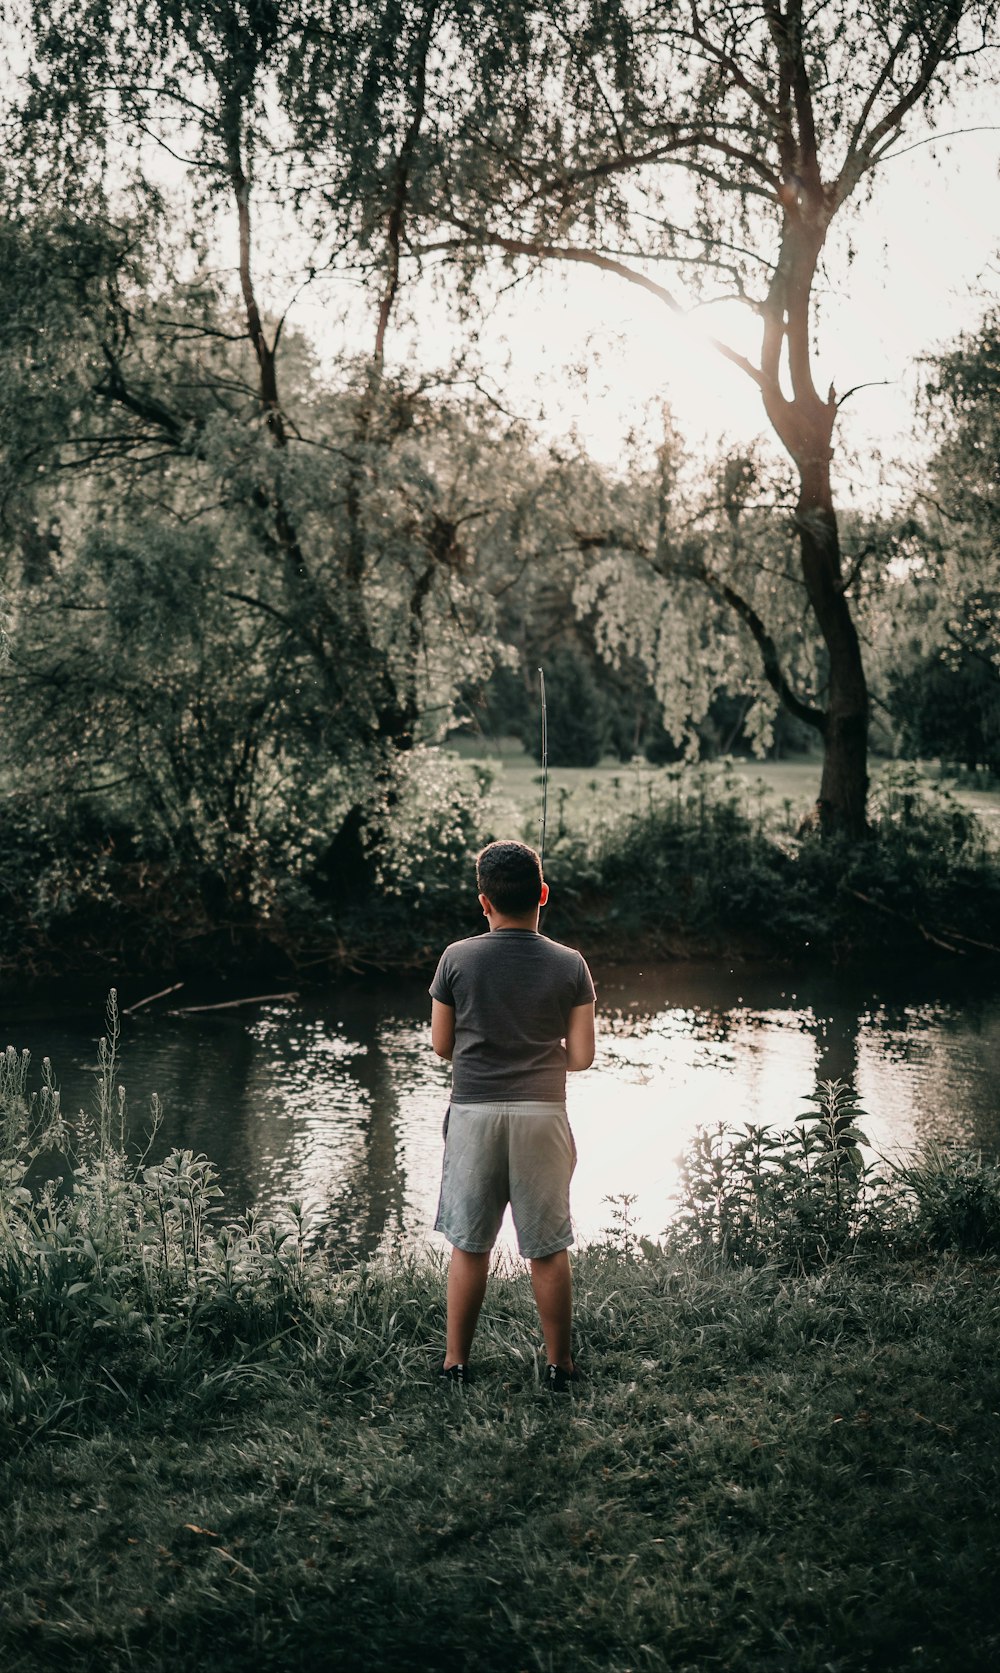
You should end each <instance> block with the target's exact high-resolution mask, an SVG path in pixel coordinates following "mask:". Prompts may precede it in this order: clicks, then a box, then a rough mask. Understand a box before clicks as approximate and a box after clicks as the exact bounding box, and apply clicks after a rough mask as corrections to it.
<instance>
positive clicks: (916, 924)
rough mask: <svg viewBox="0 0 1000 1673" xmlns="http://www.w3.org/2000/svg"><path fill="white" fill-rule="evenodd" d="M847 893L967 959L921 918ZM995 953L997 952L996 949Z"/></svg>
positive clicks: (857, 893)
mask: <svg viewBox="0 0 1000 1673" xmlns="http://www.w3.org/2000/svg"><path fill="white" fill-rule="evenodd" d="M847 892H848V894H849V895H853V896H854V898H855V899H856V900H860V901H862V902H863V904H864V905H865V906H870V907H871V908H872V909H873V911H875V912H884V913H885V914H886V916H887V917H889V918H898V919H899V922H900V923H901V924H909V925H910V926H911V928H913V929H916V930H919V931H920V934H921V935H922V936H923V938H924V940H925V941H930V942H931V944H932V945H933V946H935V947H940V948H941V950H942V952H945V953H956V954H957V955H958V956H959V957H960V958H964V957H965V949H964V948H963V947H955V946H953V944H952V943H951V942H950V941H942V940H941V937H940V936H939V935H935V934H934V932H933V930H929V929H928V928H927V927H926V925H925V924H922V923H921V922H920V919H919V918H908V917H907V915H906V913H905V912H897V911H896V908H895V907H894V906H886V905H885V903H884V902H883V901H881V900H872V897H871V895H863V894H862V893H861V890H860V889H852V888H850V886H847ZM951 933H952V932H951V931H950V930H949V931H948V934H949V935H950V934H951ZM958 939H959V940H960V941H967V940H968V939H969V938H968V936H966V935H962V936H959V937H958ZM972 945H973V946H985V942H973V943H972ZM994 951H996V949H994Z"/></svg>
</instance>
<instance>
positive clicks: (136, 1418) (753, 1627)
mask: <svg viewBox="0 0 1000 1673" xmlns="http://www.w3.org/2000/svg"><path fill="white" fill-rule="evenodd" d="M576 1285H577V1298H578V1329H579V1343H580V1353H581V1358H582V1359H583V1360H584V1361H585V1363H586V1365H587V1368H588V1370H589V1380H588V1382H587V1384H586V1387H585V1389H584V1391H583V1392H582V1394H580V1395H578V1396H577V1397H575V1398H574V1399H572V1400H571V1401H570V1400H564V1401H562V1402H559V1401H554V1400H553V1399H552V1398H551V1397H548V1396H545V1395H543V1394H540V1393H539V1392H538V1389H537V1386H536V1381H535V1364H536V1359H535V1338H536V1331H535V1325H534V1320H533V1315H532V1308H531V1303H530V1296H529V1293H528V1287H527V1282H526V1280H525V1278H524V1277H522V1276H516V1277H514V1276H509V1277H501V1278H499V1279H496V1280H495V1281H494V1284H493V1287H492V1291H491V1294H490V1297H489V1299H488V1306H487V1315H486V1317H485V1319H484V1325H483V1337H482V1343H481V1351H480V1357H479V1370H480V1379H479V1382H478V1384H477V1386H476V1387H474V1388H473V1389H472V1390H471V1391H470V1392H469V1393H468V1394H467V1395H466V1396H465V1397H464V1398H463V1397H461V1396H454V1395H448V1394H442V1393H441V1392H440V1391H439V1390H438V1389H437V1387H436V1386H435V1385H434V1377H433V1369H432V1355H433V1350H434V1348H435V1346H436V1344H437V1343H438V1342H439V1340H440V1335H441V1329H442V1324H443V1282H442V1277H441V1274H440V1272H439V1271H438V1270H437V1269H436V1268H434V1267H433V1266H426V1265H420V1264H417V1265H411V1266H402V1265H396V1266H395V1267H375V1268H369V1269H367V1270H365V1271H361V1272H358V1273H355V1274H352V1275H351V1276H350V1277H346V1278H342V1279H341V1280H340V1281H339V1282H337V1283H334V1284H332V1285H331V1286H330V1287H329V1288H328V1289H327V1291H326V1293H325V1294H324V1295H322V1296H319V1295H313V1296H312V1297H311V1298H310V1301H309V1304H308V1306H307V1307H304V1308H303V1310H302V1311H301V1312H300V1314H299V1315H298V1316H297V1318H296V1320H295V1322H294V1325H292V1324H290V1325H289V1327H288V1329H287V1330H286V1332H285V1333H284V1334H283V1335H282V1337H281V1338H280V1340H276V1341H275V1342H274V1343H272V1344H268V1345H265V1344H263V1343H259V1344H257V1346H256V1348H255V1349H253V1350H250V1349H246V1350H244V1349H242V1348H241V1347H240V1346H239V1344H234V1345H233V1349H232V1350H231V1351H230V1352H229V1353H227V1354H225V1355H220V1356H218V1358H216V1359H214V1360H213V1356H212V1355H211V1353H210V1352H209V1350H208V1347H207V1346H206V1347H203V1348H202V1349H201V1351H200V1352H195V1350H194V1346H193V1345H192V1346H191V1348H190V1350H189V1354H188V1356H187V1357H186V1358H185V1356H184V1355H183V1354H182V1355H181V1356H180V1360H179V1362H176V1363H175V1364H174V1365H173V1366H172V1368H171V1370H170V1373H169V1375H167V1376H166V1377H164V1378H162V1379H160V1378H159V1377H152V1378H149V1379H147V1380H143V1379H141V1378H137V1377H136V1375H135V1374H134V1373H133V1374H132V1375H129V1374H128V1373H126V1372H123V1368H122V1366H121V1365H120V1364H107V1365H104V1364H103V1363H102V1359H101V1355H100V1353H98V1354H97V1355H96V1356H95V1363H94V1365H93V1367H92V1371H91V1378H92V1382H91V1386H90V1388H89V1392H88V1394H87V1395H86V1396H76V1397H75V1398H74V1401H73V1402H71V1403H69V1404H68V1405H67V1406H66V1407H64V1408H63V1409H61V1410H60V1411H59V1412H58V1413H57V1414H56V1415H55V1416H54V1418H53V1420H52V1421H51V1422H50V1423H48V1424H47V1425H46V1426H45V1427H44V1428H41V1429H38V1430H32V1428H31V1425H30V1423H29V1424H27V1425H26V1426H25V1427H24V1429H23V1432H22V1433H21V1435H20V1440H19V1443H18V1450H17V1451H16V1452H15V1453H14V1455H13V1456H10V1455H9V1454H8V1456H7V1459H6V1462H5V1463H4V1464H3V1466H2V1468H0V1481H2V1491H3V1495H4V1503H5V1505H6V1507H7V1509H6V1515H5V1517H4V1522H3V1529H2V1532H0V1541H2V1545H3V1573H4V1576H5V1579H4V1604H5V1608H4V1612H3V1624H2V1625H0V1655H2V1658H3V1665H4V1667H5V1668H6V1669H7V1670H8V1673H23V1670H27V1669H46V1670H49V1669H53V1668H61V1667H62V1668H72V1669H81V1670H82V1669H88V1670H89V1669H94V1670H96V1669H98V1668H100V1669H102V1673H116V1670H118V1669H126V1668H130V1667H133V1666H136V1665H141V1666H145V1667H154V1668H158V1669H159V1668H163V1669H167V1668H173V1669H189V1668H190V1669H194V1668H198V1667H202V1666H205V1665H209V1666H212V1667H214V1668H217V1669H219V1670H220V1673H228V1670H232V1673H236V1670H237V1669H239V1670H241V1673H242V1670H244V1669H246V1668H247V1667H251V1666H252V1667H255V1668H260V1669H274V1670H278V1669H282V1670H286V1669H291V1668H296V1669H298V1668H301V1669H314V1668H323V1667H331V1668H332V1667H336V1668H338V1669H344V1670H345V1673H346V1670H353V1669H358V1670H361V1669H389V1668H400V1669H414V1670H417V1669H438V1668H442V1669H443V1668H445V1667H449V1666H452V1665H456V1664H457V1665H462V1666H464V1667H467V1668H469V1669H471V1670H474V1673H476V1670H483V1673H487V1670H488V1673H511V1670H512V1669H526V1670H534V1669H539V1670H545V1673H550V1670H551V1673H578V1670H585V1669H595V1670H596V1669H600V1670H602V1673H611V1670H615V1673H624V1670H625V1669H632V1668H650V1669H671V1670H672V1673H682V1670H684V1673H687V1670H690V1673H695V1670H697V1673H704V1670H705V1669H708V1668H731V1669H739V1670H741V1673H750V1670H757V1669H759V1670H761V1673H764V1670H767V1673H773V1670H775V1669H788V1670H789V1673H791V1670H794V1673H813V1670H815V1673H847V1670H848V1669H850V1670H851V1673H866V1670H869V1669H872V1670H874V1669H882V1670H886V1673H888V1670H890V1669H891V1670H897V1669H898V1670H899V1673H903V1670H904V1669H907V1670H908V1669H916V1668H920V1669H937V1670H940V1673H946V1670H947V1673H958V1670H959V1669H961V1670H963V1673H976V1670H979V1673H987V1670H988V1669H992V1668H994V1667H995V1666H996V1665H997V1659H998V1656H1000V1603H998V1598H997V1592H996V1554H997V1543H996V1536H997V1505H998V1502H1000V1455H998V1448H997V1424H998V1419H997V1415H996V1414H997V1410H998V1408H1000V1368H998V1366H1000V1361H998V1355H997V1347H998V1329H997V1326H998V1317H1000V1285H998V1282H997V1273H996V1269H995V1265H993V1264H987V1263H984V1262H977V1261H970V1260H967V1259H966V1260H956V1259H944V1260H935V1261H931V1262H929V1261H920V1262H916V1263H912V1262H904V1263H902V1264H900V1263H898V1262H896V1263H893V1264H891V1265H890V1266H885V1267H882V1268H879V1267H878V1266H873V1267H870V1268H867V1269H863V1270H855V1269H854V1268H852V1267H851V1266H850V1265H846V1264H838V1265H835V1266H833V1267H832V1268H828V1269H826V1270H824V1271H822V1272H820V1273H818V1274H816V1275H814V1276H812V1277H809V1278H801V1277H800V1278H797V1279H796V1278H792V1277H789V1276H780V1275H779V1274H777V1273H776V1272H775V1271H774V1270H773V1269H767V1268H765V1269H764V1270H756V1271H742V1272H737V1271H733V1270H726V1269H724V1268H719V1267H712V1266H709V1265H705V1264H704V1263H699V1262H698V1261H694V1260H692V1259H690V1258H689V1259H687V1260H685V1261H683V1262H681V1261H675V1260H671V1259H667V1260H665V1261H663V1262H662V1263H654V1264H650V1263H649V1262H637V1263H628V1262H625V1261H623V1260H621V1259H620V1258H618V1259H616V1258H614V1257H611V1256H609V1255H606V1254H605V1255H602V1254H599V1253H592V1254H589V1255H586V1256H584V1257H583V1258H582V1259H580V1260H578V1261H577V1264H576ZM77 1400H78V1401H79V1403H78V1404H77V1403H76V1401H77Z"/></svg>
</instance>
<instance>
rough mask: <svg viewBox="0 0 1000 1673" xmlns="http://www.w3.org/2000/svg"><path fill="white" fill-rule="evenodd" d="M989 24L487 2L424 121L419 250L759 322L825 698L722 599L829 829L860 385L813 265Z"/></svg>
mask: <svg viewBox="0 0 1000 1673" xmlns="http://www.w3.org/2000/svg"><path fill="white" fill-rule="evenodd" d="M996 15H997V6H996V4H995V3H994V0H860V3H858V0H851V3H850V4H848V3H847V0H832V3H829V0H828V3H821V4H813V5H807V4H805V3H804V0H675V3H666V0H664V3H654V4H645V3H641V0H538V3H536V4H531V5H528V4H522V3H516V0H471V3H468V4H456V6H455V8H454V12H453V14H452V16H451V18H450V21H449V24H448V27H447V29H446V28H445V27H444V25H443V24H439V28H440V31H441V33H440V41H441V52H442V55H443V56H444V57H445V58H446V59H448V61H449V62H450V63H451V66H452V74H451V77H450V81H449V84H448V87H447V90H446V92H445V93H443V95H442V97H441V100H440V104H439V106H438V107H437V109H436V111H435V112H433V120H431V119H430V118H428V119H427V120H426V121H425V124H424V126H425V130H426V131H428V132H432V133H433V137H434V140H435V143H436V147H437V150H436V153H428V159H427V162H426V164H425V175H424V178H423V180H422V183H421V202H420V203H419V205H414V206H413V207H412V208H411V213H410V219H409V222H408V231H409V235H410V239H411V243H412V248H413V250H414V253H416V252H417V250H418V247H419V246H420V244H421V240H422V248H423V251H424V253H425V254H426V253H427V252H429V251H430V250H436V251H438V252H440V251H446V252H448V253H449V254H450V255H451V256H453V257H454V258H455V259H456V260H458V261H460V262H462V263H464V264H465V265H466V267H467V268H468V267H472V268H475V267H476V266H478V265H479V264H480V263H483V262H486V261H487V260H488V259H489V257H490V256H491V255H493V254H496V253H498V252H499V253H501V254H502V255H503V256H504V257H505V258H506V259H507V261H508V263H510V262H513V263H514V264H515V265H517V264H518V262H519V261H520V260H521V259H522V258H523V260H525V261H527V262H535V263H542V262H545V263H559V264H562V265H564V266H567V267H568V266H570V265H572V264H576V265H584V266H587V267H591V268H596V269H598V270H601V271H603V272H605V273H608V274H613V275H615V276H616V277H617V278H619V279H620V280H621V281H622V282H623V283H626V284H629V285H634V286H639V287H640V288H641V289H642V290H644V291H646V292H647V293H649V294H651V295H652V296H654V297H656V298H657V299H658V300H659V301H660V302H661V303H662V304H663V305H664V307H665V308H666V309H667V310H669V311H670V312H671V313H674V314H683V313H684V312H685V311H686V310H687V308H688V306H690V304H691V302H692V300H696V299H697V298H698V297H699V296H701V297H704V296H705V295H706V294H708V289H709V286H711V292H712V294H713V295H714V294H717V293H718V291H719V287H720V284H721V285H722V287H723V289H724V292H725V294H727V295H730V296H732V297H735V298H737V299H738V300H739V301H740V302H742V303H743V304H745V306H746V307H747V308H748V309H749V310H751V312H752V313H753V314H754V315H755V316H756V319H757V321H758V322H759V346H758V351H757V353H756V354H755V355H753V356H750V355H746V354H743V353H741V352H739V350H738V349H737V348H735V347H733V346H732V345H730V344H728V343H726V342H722V341H716V342H715V345H714V346H715V349H716V350H717V352H718V353H719V354H720V355H722V356H723V357H724V358H725V359H726V360H727V361H728V362H729V363H730V364H732V365H734V366H736V367H738V368H739V370H740V371H741V372H742V373H743V374H744V375H745V376H746V377H748V378H749V379H750V380H751V381H752V382H753V383H754V385H755V386H756V388H757V389H758V391H759V393H760V399H761V402H762V405H763V410H764V413H765V414H766V417H767V420H768V422H769V424H770V426H771V429H772V430H773V433H774V435H775V436H776V437H777V439H778V441H779V443H780V444H781V447H782V448H783V449H784V451H785V453H786V454H787V455H788V457H789V458H790V460H791V461H792V464H793V466H794V470H795V474H796V477H797V501H796V505H795V509H794V524H795V530H796V538H797V544H798V562H799V565H800V569H801V579H802V583H803V584H804V588H805V592H806V594H807V597H808V603H809V608H810V612H811V617H812V620H813V623H814V626H815V631H816V633H817V635H818V639H819V641H820V644H821V647H822V652H823V660H824V662H825V668H826V680H825V686H824V688H823V689H821V690H818V691H815V692H803V691H800V690H797V689H795V687H794V685H793V684H792V681H791V680H790V679H789V678H788V677H787V675H786V671H785V670H784V668H783V667H782V666H781V660H780V656H779V654H778V650H777V646H776V643H775V638H774V636H773V634H772V633H771V631H770V629H769V625H768V623H767V621H765V620H764V619H763V618H762V616H761V615H760V614H759V613H758V611H757V610H756V609H754V608H753V607H752V606H751V605H750V603H749V601H748V600H746V599H743V598H741V597H740V596H739V595H738V594H737V593H736V592H735V591H734V590H733V589H732V588H730V589H729V590H730V592H732V595H733V596H732V597H731V598H730V599H729V601H728V602H729V603H730V605H731V606H732V608H734V609H735V610H736V612H737V614H739V615H740V617H741V619H742V621H743V623H744V626H745V628H746V629H747V630H748V631H749V633H750V634H751V635H752V637H753V640H754V641H755V642H756V645H757V647H758V650H759V652H760V654H761V658H762V664H763V668H764V672H765V675H766V677H767V679H768V681H769V683H770V684H771V686H772V687H773V689H774V690H775V692H777V694H778V696H779V697H780V700H781V702H782V703H783V704H784V705H785V706H786V707H787V708H788V709H789V710H790V711H791V712H792V713H793V714H795V715H797V716H798V717H799V719H800V720H803V721H805V722H807V723H808V725H809V726H810V727H812V728H814V729H815V731H816V732H817V733H818V734H819V735H820V736H821V738H822V742H823V750H824V764H823V773H822V782H821V790H820V815H821V820H822V824H823V826H824V828H825V829H827V830H835V831H842V832H844V833H845V834H847V835H849V836H856V835H858V834H860V833H861V832H862V831H863V830H864V828H865V815H866V798H867V786H868V770H867V756H868V722H869V696H868V689H867V683H866V677H865V669H864V665H863V658H862V652H861V648H860V645H859V639H858V633H857V629H856V623H855V621H854V619H853V616H852V607H851V586H852V581H853V579H854V575H855V565H854V564H853V562H851V561H850V560H849V559H847V558H845V555H844V553H843V552H842V547H841V537H840V532H839V529H838V516H837V509H836V504H835V496H834V487H833V482H832V480H831V470H832V464H833V460H834V448H835V432H836V425H837V416H838V412H839V410H840V408H841V406H842V404H843V402H844V400H846V398H847V393H851V392H850V391H848V392H847V393H840V392H838V391H837V390H836V389H835V388H834V387H833V386H830V387H829V388H826V389H824V388H822V387H820V384H819V379H818V374H817V370H816V364H817V357H816V343H817V332H818V329H819V327H818V321H817V308H816V300H817V283H816V281H817V275H818V273H819V272H820V264H821V261H822V259H823V256H824V251H825V250H826V249H827V247H828V245H829V244H830V241H831V237H832V235H833V233H834V230H835V228H839V227H840V225H841V223H842V222H843V221H844V220H845V219H846V217H845V211H846V210H847V208H848V206H849V205H850V204H851V203H852V200H853V201H855V202H856V201H857V200H858V199H859V198H860V199H863V198H864V196H865V194H866V192H867V191H868V190H869V189H870V186H871V183H872V181H873V178H874V176H875V174H876V172H877V171H878V170H879V168H880V167H881V166H882V165H883V164H884V163H885V162H886V161H887V160H888V159H890V158H891V157H892V156H893V155H894V152H895V151H896V149H897V147H898V146H899V144H900V142H901V140H902V139H903V137H904V135H905V138H906V141H907V143H912V140H913V135H914V131H915V130H916V129H917V128H918V127H920V128H922V130H923V131H924V132H927V131H928V128H929V126H932V125H933V123H934V121H935V116H936V114H937V113H938V112H939V111H940V109H941V107H942V104H943V102H944V101H945V100H946V99H947V98H949V97H953V96H954V94H955V91H956V89H957V88H959V87H961V86H962V85H964V84H965V83H966V82H967V81H968V80H969V79H970V78H971V77H972V76H973V75H974V74H976V73H983V71H984V70H985V69H986V67H987V66H988V64H989V63H990V62H991V58H990V57H989V55H988V54H989V48H990V46H991V35H992V31H993V28H994V24H995V21H996ZM418 209H419V213H418V212H417V211H418ZM385 213H386V214H388V213H389V210H388V208H387V209H386V212H385ZM705 579H706V580H707V581H708V582H709V583H710V585H711V587H712V588H713V590H714V591H715V592H716V595H718V590H719V584H720V577H719V576H717V575H706V577H705Z"/></svg>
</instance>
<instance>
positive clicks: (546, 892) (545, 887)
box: [538, 883, 549, 906]
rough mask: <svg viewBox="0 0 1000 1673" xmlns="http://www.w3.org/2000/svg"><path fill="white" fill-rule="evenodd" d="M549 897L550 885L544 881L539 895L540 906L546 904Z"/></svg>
mask: <svg viewBox="0 0 1000 1673" xmlns="http://www.w3.org/2000/svg"><path fill="white" fill-rule="evenodd" d="M548 898H549V886H548V884H547V883H543V884H542V892H541V894H540V895H539V897H538V904H539V906H544V905H545V902H546V901H547V900H548Z"/></svg>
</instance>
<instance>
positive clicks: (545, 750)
mask: <svg viewBox="0 0 1000 1673" xmlns="http://www.w3.org/2000/svg"><path fill="white" fill-rule="evenodd" d="M538 682H539V687H540V690H541V698H542V840H541V844H540V845H539V849H538V858H539V860H540V861H541V864H542V868H543V870H544V867H545V825H546V821H547V819H548V812H549V713H548V709H547V708H546V706H545V672H544V669H542V668H539V670H538Z"/></svg>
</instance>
